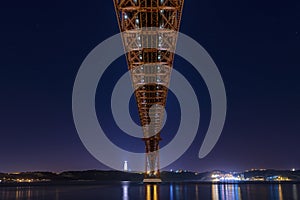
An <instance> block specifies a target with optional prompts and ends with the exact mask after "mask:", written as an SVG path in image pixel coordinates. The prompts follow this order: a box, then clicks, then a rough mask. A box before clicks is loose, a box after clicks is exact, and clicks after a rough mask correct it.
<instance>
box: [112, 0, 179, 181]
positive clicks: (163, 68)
mask: <svg viewBox="0 0 300 200" xmlns="http://www.w3.org/2000/svg"><path fill="white" fill-rule="evenodd" d="M113 1H114V6H115V10H116V15H117V19H118V23H119V28H120V31H121V32H122V39H123V45H124V49H125V51H126V59H127V64H128V68H129V70H130V72H131V80H132V84H133V88H134V95H135V98H136V102H137V106H138V111H139V118H140V121H141V125H142V126H143V134H144V139H143V140H144V142H145V146H146V158H145V176H144V182H160V181H161V179H160V170H159V169H160V167H159V141H160V140H161V137H160V130H161V127H162V123H163V119H164V107H165V105H166V100H167V94H168V86H169V82H170V76H171V70H172V67H173V60H174V51H175V47H176V41H177V31H179V27H180V21H181V15H182V8H183V3H184V0H113Z"/></svg>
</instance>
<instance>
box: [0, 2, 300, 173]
mask: <svg viewBox="0 0 300 200" xmlns="http://www.w3.org/2000/svg"><path fill="white" fill-rule="evenodd" d="M299 10H300V2H299V1H298V2H296V1H276V0H273V1H271V0H270V1H264V0H251V1H250V0H248V1H247V0H244V1H240V0H239V1H238V0H236V1H234V0H230V1H216V0H196V1H194V0H193V1H191V0H186V1H185V6H184V12H183V19H182V24H181V32H183V33H185V34H187V35H189V36H190V37H192V38H193V39H195V40H196V41H197V42H199V43H200V44H201V45H202V46H203V47H204V48H205V49H206V50H207V51H208V52H209V54H210V55H211V57H212V58H213V59H214V61H215V63H216V64H217V66H218V67H219V70H220V72H221V74H222V77H223V80H224V83H225V87H226V92H227V98H228V112H227V119H226V124H225V127H224V131H223V133H222V135H221V138H220V140H219V141H218V143H217V145H216V146H215V148H214V149H213V151H212V152H211V153H210V154H209V155H208V156H207V157H206V158H204V159H202V160H199V159H198V158H197V155H198V151H199V148H200V145H201V143H202V140H203V138H204V134H205V131H206V129H207V126H208V123H209V122H208V119H209V117H210V108H209V107H210V103H209V102H210V101H209V95H208V92H207V89H206V87H205V83H204V82H203V80H202V78H201V76H200V75H199V74H196V73H194V72H195V70H194V69H193V68H192V66H190V65H189V63H187V62H186V61H185V60H183V59H182V58H179V57H176V61H175V64H174V67H175V68H176V69H177V70H178V71H180V72H181V73H182V74H184V75H185V76H186V77H187V79H188V80H190V82H191V84H192V86H193V88H194V89H195V92H196V93H197V96H198V98H199V101H200V107H201V111H203V113H202V112H201V119H202V120H201V122H200V129H199V132H198V135H197V138H196V140H195V141H194V143H193V145H192V147H191V148H190V149H189V150H188V151H187V152H186V154H184V155H183V156H182V157H181V158H180V159H179V160H178V161H176V162H175V163H173V164H172V165H171V166H169V167H167V168H166V170H169V169H188V170H195V171H206V170H214V169H221V170H235V171H242V170H245V169H251V168H276V169H291V168H297V169H299V168H300V159H299V155H300V149H299V148H300V146H299V141H300V79H299V76H300V12H299ZM0 25H1V28H0V30H1V31H0V36H1V37H0V57H1V59H0V91H1V98H0V119H1V121H0V134H1V138H0V172H14V171H35V170H42V171H47V170H51V171H63V170H84V169H108V168H107V167H106V166H104V165H102V164H101V163H99V162H98V161H97V160H96V159H94V158H93V157H92V155H90V154H89V153H88V152H87V150H86V149H85V147H84V146H83V144H82V143H81V141H80V139H79V137H78V135H77V132H76V128H75V126H74V123H73V116H72V90H73V83H74V80H75V77H76V74H77V71H78V69H79V67H80V65H81V63H82V62H83V60H84V58H85V57H86V56H87V55H88V54H89V52H90V51H91V50H92V49H93V48H94V47H96V46H97V45H98V44H99V43H101V42H102V41H104V40H105V39H107V38H108V37H110V36H112V35H114V34H116V33H118V32H119V29H118V25H117V19H116V16H115V13H114V7H113V2H112V0H98V1H54V0H51V1H49V0H48V1H47V0H45V1H5V3H4V2H2V3H1V6H0ZM126 71H127V65H126V61H125V57H121V58H119V59H118V60H116V61H115V62H114V63H113V64H112V65H111V66H110V67H109V69H108V70H107V71H106V72H105V74H104V76H103V77H102V78H101V83H100V85H102V89H99V90H98V92H97V95H96V101H97V105H96V108H97V111H99V110H102V111H103V110H104V111H105V112H100V111H99V112H98V113H97V114H98V118H99V121H101V125H103V127H104V129H105V130H107V131H109V138H110V139H111V140H112V141H113V142H114V143H116V144H118V145H120V146H122V148H124V149H129V150H132V151H143V145H144V144H143V142H142V141H140V140H132V138H130V137H127V136H126V135H125V134H124V133H122V132H121V131H120V130H119V129H118V127H116V125H115V123H114V122H113V120H112V117H111V112H110V111H109V110H108V109H107V108H109V107H110V95H111V92H112V88H113V86H114V84H115V83H116V81H117V80H118V78H119V77H121V76H122V74H123V73H125V72H126ZM167 104H168V106H167V111H168V112H170V113H171V114H172V113H173V115H172V117H170V118H169V119H168V121H167V125H166V127H165V128H164V130H163V133H162V138H163V141H162V146H163V145H165V144H167V143H168V141H170V139H171V138H172V137H173V136H174V135H172V133H173V132H176V130H177V128H178V127H177V125H176V124H177V122H178V121H179V117H177V115H176V114H178V110H179V105H178V102H177V101H176V98H175V96H174V95H173V94H172V93H170V95H169V97H168V102H167ZM130 109H131V114H132V117H133V118H134V119H135V120H136V121H137V111H136V110H137V109H136V106H135V102H134V99H133V98H132V101H131V104H130ZM170 116H171V115H170ZM133 144H136V145H133ZM133 146H135V148H132V147H133ZM122 162H123V161H120V165H121V164H122ZM129 165H130V163H129ZM129 167H130V166H129Z"/></svg>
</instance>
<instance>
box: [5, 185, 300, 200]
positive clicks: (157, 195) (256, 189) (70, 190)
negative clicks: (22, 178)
mask: <svg viewBox="0 0 300 200" xmlns="http://www.w3.org/2000/svg"><path fill="white" fill-rule="evenodd" d="M0 199H1V200H11V199H14V200H23V199H24V200H25V199H26V200H35V199H37V200H69V199H70V200H79V199H80V200H81V199H84V200H85V199H86V200H102V199H105V200H106V199H108V200H110V199H121V200H129V199H130V200H133V199H145V200H165V199H166V200H177V199H188V200H190V199H191V200H194V199H195V200H197V199H204V200H206V199H212V200H218V199H226V200H231V199H233V200H241V199H246V200H248V199H255V200H256V199H258V200H264V199H272V200H273V199H275V200H283V199H285V200H293V199H294V200H298V199H300V184H219V185H217V184H198V183H162V184H159V185H156V184H150V185H143V184H138V183H131V182H120V183H110V184H102V185H90V186H86V185H85V186H78V185H76V186H35V187H0Z"/></svg>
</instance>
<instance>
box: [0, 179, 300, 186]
mask: <svg viewBox="0 0 300 200" xmlns="http://www.w3.org/2000/svg"><path fill="white" fill-rule="evenodd" d="M123 182H128V183H132V184H145V183H143V182H142V181H125V180H124V181H93V180H90V181H86V180H76V181H47V182H33V183H27V182H24V183H16V182H13V183H0V187H41V186H93V185H106V184H121V183H123ZM158 184H162V185H163V184H203V185H205V184H207V185H244V184H266V185H278V184H300V181H238V182H213V181H192V180H186V181H163V182H162V183H158ZM145 185H147V184H145Z"/></svg>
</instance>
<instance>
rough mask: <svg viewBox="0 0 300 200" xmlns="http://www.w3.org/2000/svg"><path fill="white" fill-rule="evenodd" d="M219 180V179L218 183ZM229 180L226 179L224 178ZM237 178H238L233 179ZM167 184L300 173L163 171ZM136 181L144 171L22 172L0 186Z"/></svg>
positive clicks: (274, 179)
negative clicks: (217, 178)
mask: <svg viewBox="0 0 300 200" xmlns="http://www.w3.org/2000/svg"><path fill="white" fill-rule="evenodd" d="M215 177H219V180H218V181H216V179H215ZM224 177H226V178H224ZM228 177H230V178H234V179H229V178H228ZM161 178H162V180H163V181H164V182H183V181H185V182H189V181H197V182H199V183H200V182H203V183H224V182H225V183H236V182H238V183H278V182H282V183H284V182H293V183H295V182H297V183H300V171H299V170H298V171H290V170H251V171H245V172H223V171H212V172H204V173H196V172H189V171H182V170H180V171H176V172H166V171H164V172H161ZM237 179H238V180H237ZM108 181H109V182H115V181H134V182H142V181H143V173H141V172H122V171H101V170H88V171H66V172H62V173H53V172H20V173H0V186H7V185H13V186H14V185H43V184H64V185H68V184H99V183H101V182H108Z"/></svg>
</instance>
